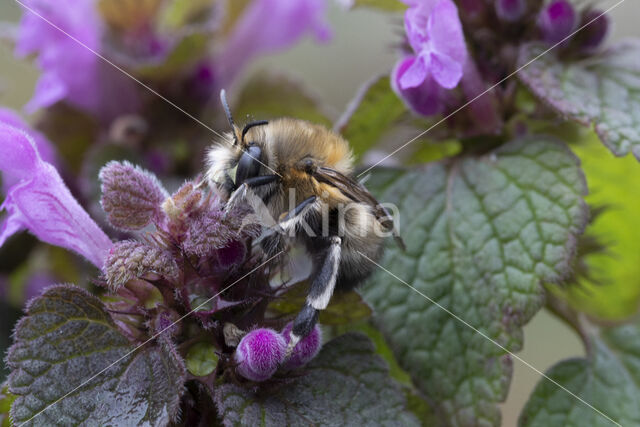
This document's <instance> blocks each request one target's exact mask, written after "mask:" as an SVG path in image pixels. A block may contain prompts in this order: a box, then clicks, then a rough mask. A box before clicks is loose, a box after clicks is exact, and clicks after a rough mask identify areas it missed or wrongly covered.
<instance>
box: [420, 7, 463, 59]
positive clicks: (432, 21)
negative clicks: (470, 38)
mask: <svg viewBox="0 0 640 427" xmlns="http://www.w3.org/2000/svg"><path fill="white" fill-rule="evenodd" d="M428 25H429V28H428V33H429V37H430V38H431V42H432V45H433V50H434V51H435V52H438V53H440V54H445V55H447V56H449V57H450V58H451V59H452V60H454V61H456V62H458V63H460V66H462V65H463V64H464V61H465V60H466V59H467V46H466V44H465V41H464V32H463V31H462V24H461V23H460V17H459V16H458V8H457V7H456V5H455V3H453V2H452V1H451V0H440V1H439V2H438V3H437V4H436V5H435V6H434V7H433V9H432V11H431V15H430V16H429V24H428Z"/></svg>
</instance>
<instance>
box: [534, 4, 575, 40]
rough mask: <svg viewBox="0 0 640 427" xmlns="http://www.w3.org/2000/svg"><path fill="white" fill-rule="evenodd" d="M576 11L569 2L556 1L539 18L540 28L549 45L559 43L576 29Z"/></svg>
mask: <svg viewBox="0 0 640 427" xmlns="http://www.w3.org/2000/svg"><path fill="white" fill-rule="evenodd" d="M576 21H577V19H576V11H575V9H574V8H573V6H571V3H569V2H568V1H567V0H554V1H552V2H551V3H549V4H548V5H547V6H546V7H545V8H544V9H542V11H541V12H540V15H539V16H538V28H539V29H540V31H541V33H542V38H543V39H544V40H545V41H546V42H547V43H549V44H555V43H559V42H561V41H562V40H564V39H565V38H566V37H568V36H569V35H570V34H571V32H572V31H573V30H575V28H576V23H577V22H576Z"/></svg>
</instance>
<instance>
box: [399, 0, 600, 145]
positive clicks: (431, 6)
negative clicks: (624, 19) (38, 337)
mask: <svg viewBox="0 0 640 427" xmlns="http://www.w3.org/2000/svg"><path fill="white" fill-rule="evenodd" d="M403 2H404V3H406V4H407V5H408V9H407V11H406V12H405V19H404V27H405V31H406V41H407V43H406V44H405V47H404V49H403V51H402V55H403V57H402V59H401V60H400V61H399V62H398V63H397V64H396V66H395V68H394V70H393V72H392V75H391V83H392V87H393V89H394V90H395V92H396V93H397V94H398V95H399V96H400V97H401V98H402V99H403V100H404V101H405V103H406V104H407V106H408V107H409V108H410V109H411V110H412V111H413V112H415V113H416V114H418V115H421V116H427V117H428V116H434V115H437V114H442V115H447V114H448V113H451V112H453V111H456V115H455V117H452V119H451V120H452V126H451V127H452V128H454V129H456V128H457V129H459V133H460V134H462V135H463V136H473V135H476V134H487V133H489V134H495V133H497V132H499V131H500V128H501V127H502V125H503V122H504V120H505V119H507V118H508V117H506V115H507V112H508V111H509V110H510V106H509V104H508V103H505V102H504V99H505V98H507V99H508V96H509V90H507V89H508V87H506V88H503V87H493V85H494V84H495V83H497V82H498V81H500V79H502V78H504V77H505V75H506V73H508V72H509V71H511V70H513V69H514V66H515V63H516V57H515V53H514V52H516V51H517V47H518V46H519V45H520V44H522V43H524V42H527V41H535V40H541V41H543V42H545V43H547V44H548V45H549V46H553V45H555V44H559V45H560V46H558V47H559V48H560V49H564V50H565V52H566V53H565V54H566V55H570V54H573V53H576V54H589V53H593V51H595V50H596V49H597V48H598V47H599V46H600V45H601V44H602V42H603V40H604V39H605V37H606V34H607V31H608V26H609V25H608V20H607V17H606V16H601V12H599V11H598V10H596V9H593V8H591V7H587V8H585V9H584V10H582V11H578V10H576V8H575V6H573V5H572V4H571V3H570V2H569V1H567V0H553V1H551V2H548V3H546V4H543V2H528V1H526V0H494V1H493V2H477V1H459V2H458V5H457V6H456V4H455V3H454V2H453V1H452V0H403ZM491 3H493V4H491ZM534 3H535V6H534ZM587 23H589V24H590V25H589V26H588V27H585V29H584V31H581V32H580V33H578V34H577V35H575V37H572V36H573V33H574V32H575V30H576V29H578V28H581V27H582V26H584V25H585V24H587ZM463 24H464V25H465V30H466V31H464V32H463V29H462V27H463ZM489 89H491V90H489ZM471 100H473V102H472V103H471V104H470V105H469V106H468V108H467V109H466V111H458V110H461V107H462V106H463V105H465V104H466V103H467V102H469V101H471Z"/></svg>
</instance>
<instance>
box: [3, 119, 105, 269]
mask: <svg viewBox="0 0 640 427" xmlns="http://www.w3.org/2000/svg"><path fill="white" fill-rule="evenodd" d="M0 147H1V150H2V152H0V158H1V159H3V160H2V162H1V163H0V171H2V173H3V174H5V175H9V176H13V177H15V178H18V179H19V182H18V183H17V184H16V185H14V186H13V187H12V188H11V189H10V191H9V192H8V194H7V195H6V198H5V201H4V203H3V204H2V206H1V207H0V210H6V211H7V214H8V217H7V218H6V219H5V222H4V223H3V225H2V228H1V229H0V244H2V243H4V241H5V240H6V239H7V238H8V237H9V236H11V235H12V234H14V233H16V232H17V231H19V230H21V229H27V230H29V231H30V232H31V233H33V234H34V235H35V236H36V237H37V238H39V239H40V240H42V241H43V242H46V243H50V244H53V245H56V246H61V247H63V248H67V249H70V250H72V251H74V252H77V253H78V254H80V255H82V256H84V257H85V258H87V259H88V260H89V261H91V262H92V263H93V264H94V265H95V266H97V267H98V268H102V266H103V264H104V260H105V259H106V256H107V254H108V253H109V250H110V249H111V247H112V246H113V244H112V242H111V240H109V237H107V235H106V234H105V233H104V232H103V231H102V230H101V229H100V227H98V225H97V224H96V223H95V222H94V221H93V220H92V219H91V218H90V217H89V215H88V214H87V212H86V211H85V210H84V209H83V208H82V207H81V206H80V204H79V203H78V202H77V201H76V199H75V198H74V197H73V196H72V195H71V192H70V191H69V189H68V188H67V186H66V185H65V184H64V182H63V181H62V178H60V175H59V174H58V172H57V171H56V169H55V168H54V167H53V166H52V165H51V164H49V163H47V162H44V161H43V160H42V159H41V158H40V156H39V155H38V152H37V150H36V148H35V142H34V141H33V139H32V138H31V137H29V136H28V135H27V134H26V133H24V132H23V131H21V130H19V129H16V128H14V127H11V126H7V125H0ZM11 159H13V160H14V163H12V162H11ZM21 168H22V169H21Z"/></svg>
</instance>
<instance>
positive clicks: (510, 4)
mask: <svg viewBox="0 0 640 427" xmlns="http://www.w3.org/2000/svg"><path fill="white" fill-rule="evenodd" d="M495 7H496V15H498V18H500V19H502V20H503V21H507V22H515V21H517V20H519V19H520V18H522V16H523V15H524V13H525V12H526V11H527V0H496V2H495Z"/></svg>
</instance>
